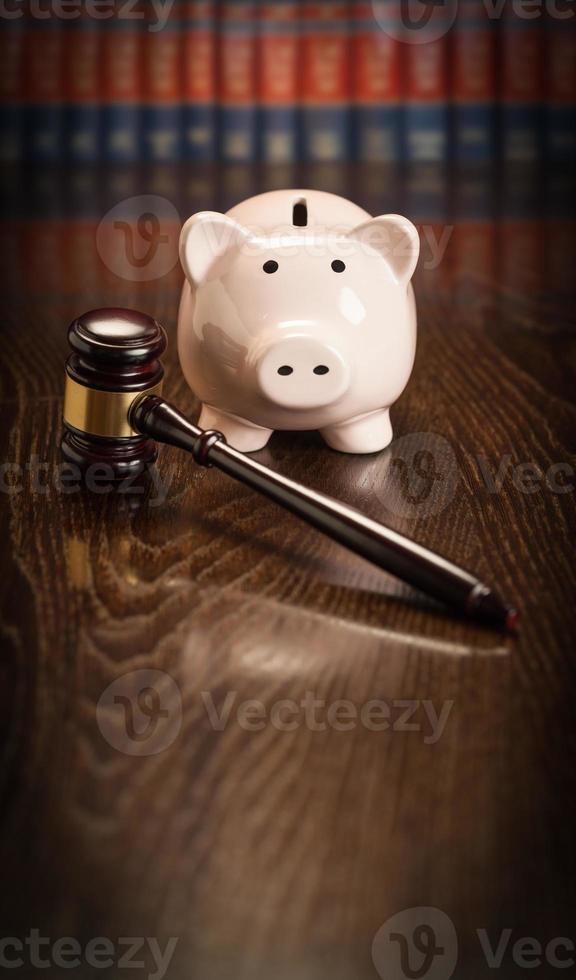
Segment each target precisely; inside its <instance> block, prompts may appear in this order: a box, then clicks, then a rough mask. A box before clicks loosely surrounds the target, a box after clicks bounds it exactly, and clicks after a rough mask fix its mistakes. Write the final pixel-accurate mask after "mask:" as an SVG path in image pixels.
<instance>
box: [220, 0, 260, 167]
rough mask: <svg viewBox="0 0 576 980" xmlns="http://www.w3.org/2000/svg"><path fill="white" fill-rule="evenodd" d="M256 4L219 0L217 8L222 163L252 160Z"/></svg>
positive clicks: (253, 156) (255, 143)
mask: <svg viewBox="0 0 576 980" xmlns="http://www.w3.org/2000/svg"><path fill="white" fill-rule="evenodd" d="M255 10H256V5H255V4H254V3H252V2H246V0H236V2H235V0H223V2H222V4H221V8H220V21H219V38H218V40H219V51H218V68H219V79H218V93H219V106H218V112H219V152H220V157H221V159H222V160H224V161H226V162H235V163H247V162H251V161H253V160H255V159H256V152H257V111H256V33H255V26H256V22H255Z"/></svg>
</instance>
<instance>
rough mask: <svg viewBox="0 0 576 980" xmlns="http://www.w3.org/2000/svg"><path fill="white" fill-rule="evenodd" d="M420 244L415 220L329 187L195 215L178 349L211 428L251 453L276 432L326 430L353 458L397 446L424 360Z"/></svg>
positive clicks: (186, 250)
mask: <svg viewBox="0 0 576 980" xmlns="http://www.w3.org/2000/svg"><path fill="white" fill-rule="evenodd" d="M419 246H420V243H419V238H418V232H417V231H416V228H415V227H414V225H412V224H411V222H410V221H408V219H407V218H403V217H401V216H400V215H396V214H387V215H381V216H379V217H371V215H369V214H368V212H366V211H364V210H363V209H362V208H360V207H358V206H357V205H356V204H353V203H352V202H351V201H347V200H345V199H344V198H342V197H338V196H336V195H334V194H327V193H324V192H321V191H312V190H282V191H273V192H270V193H266V194H259V195H258V196H256V197H252V198H250V199H249V200H247V201H243V202H242V203H241V204H238V205H237V206H236V207H234V208H232V209H231V210H230V211H228V212H227V213H226V214H219V213H217V212H213V211H201V212H200V213H198V214H195V215H193V216H192V217H191V218H189V219H188V221H186V223H185V225H184V227H183V229H182V233H181V236H180V260H181V262H182V266H183V269H184V272H185V275H186V280H185V283H184V287H183V290H182V296H181V301H180V310H179V315H178V352H179V357H180V362H181V365H182V370H183V372H184V375H185V377H186V380H187V381H188V384H189V385H190V387H191V388H192V390H193V391H194V392H195V393H196V395H197V396H198V397H199V399H200V401H201V403H202V411H201V415H200V422H199V424H200V426H201V427H202V428H214V429H218V430H220V431H221V432H223V433H224V435H225V436H226V438H227V440H228V442H229V443H230V444H231V445H232V446H235V447H236V448H237V449H240V450H242V451H244V452H252V451H255V450H257V449H261V448H262V447H263V446H265V445H266V443H267V442H268V439H269V438H270V435H271V434H272V432H273V431H274V430H276V429H291V430H306V429H317V430H319V431H320V433H321V434H322V437H323V438H324V440H325V441H326V443H327V444H328V445H329V446H331V447H332V448H333V449H337V450H340V451H341V452H348V453H373V452H377V451H379V450H381V449H384V448H385V446H387V445H388V444H389V442H390V441H391V439H392V427H391V423H390V406H391V405H392V404H393V403H394V402H395V401H396V399H397V398H398V397H399V395H400V394H401V393H402V391H403V389H404V388H405V386H406V384H407V382H408V379H409V377H410V373H411V371H412V366H413V363H414V355H415V349H416V304H415V299H414V291H413V288H412V285H411V282H410V280H411V278H412V276H413V273H414V270H415V268H416V264H417V262H418V255H419Z"/></svg>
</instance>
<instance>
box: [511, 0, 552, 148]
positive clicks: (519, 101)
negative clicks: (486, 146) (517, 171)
mask: <svg viewBox="0 0 576 980" xmlns="http://www.w3.org/2000/svg"><path fill="white" fill-rule="evenodd" d="M501 78H502V89H501V94H502V107H501V128H502V133H501V146H502V153H503V157H504V159H505V160H509V161H522V162H524V163H534V162H536V161H537V160H539V159H540V157H541V155H542V142H543V141H542V135H543V128H542V122H543V120H542V105H541V99H542V93H543V91H544V71H543V31H542V23H541V21H540V19H538V20H536V21H535V20H526V19H524V18H522V17H519V16H517V15H516V13H515V11H514V8H513V7H512V6H510V7H508V8H506V10H505V13H504V19H503V21H502V65H501Z"/></svg>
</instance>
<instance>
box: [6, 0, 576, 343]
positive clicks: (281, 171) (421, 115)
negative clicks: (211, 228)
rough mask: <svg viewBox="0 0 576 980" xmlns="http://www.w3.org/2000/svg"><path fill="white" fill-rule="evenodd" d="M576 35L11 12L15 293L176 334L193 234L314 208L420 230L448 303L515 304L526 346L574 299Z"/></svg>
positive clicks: (343, 6)
mask: <svg viewBox="0 0 576 980" xmlns="http://www.w3.org/2000/svg"><path fill="white" fill-rule="evenodd" d="M575 25H576V9H575V3H574V0H546V2H542V3H541V4H540V3H539V2H538V0H526V2H523V0H498V2H496V0H459V2H457V0H401V2H400V0H373V2H360V0H350V2H343V0H317V2H305V0H259V2H248V0H219V2H215V0H4V3H3V6H2V9H1V11H0V31H1V34H0V87H1V95H2V105H1V112H0V130H1V139H0V148H1V156H2V163H1V166H0V171H1V180H0V192H1V195H2V221H1V223H0V241H1V243H2V246H3V254H4V255H5V259H4V269H3V288H4V289H5V290H7V291H8V292H13V291H22V290H23V289H26V290H27V291H28V295H37V296H41V295H43V294H44V295H45V294H46V292H47V291H51V292H52V293H53V294H54V295H64V294H67V295H68V296H69V297H70V305H71V306H72V307H74V302H75V294H80V295H79V298H78V300H77V302H78V303H82V305H86V304H89V303H90V302H93V304H94V305H103V304H105V303H107V302H116V303H124V305H133V306H138V305H140V306H144V308H146V309H148V310H150V307H151V304H153V302H154V297H155V296H156V297H157V296H158V287H159V285H161V286H162V291H163V295H164V296H168V294H169V295H170V300H169V302H168V309H169V310H172V311H173V308H174V307H175V304H176V302H177V294H178V290H179V287H180V283H181V273H180V270H179V266H178V258H177V239H178V231H179V227H180V224H181V222H182V221H183V220H185V219H186V218H187V217H188V216H189V215H190V214H192V213H193V212H194V211H197V210H202V209H207V208H212V209H216V210H222V211H223V210H226V209H227V208H229V207H231V206H232V205H234V204H235V203H237V202H238V201H240V200H242V199H243V198H246V197H249V196H251V195H252V194H256V193H259V192H262V191H265V190H269V189H273V188H277V187H290V186H304V187H306V186H310V187H315V188H318V189H321V190H326V191H332V192H333V193H336V194H342V195H344V196H346V197H352V198H354V199H355V200H356V201H357V203H358V204H360V205H362V206H363V207H365V208H366V209H367V210H369V211H371V212H372V213H383V212H386V211H394V212H401V213H405V214H406V215H408V216H409V217H410V218H411V219H412V220H413V221H414V222H416V224H417V225H418V227H419V230H420V232H421V237H422V253H423V259H422V261H421V263H420V269H419V276H420V277H421V278H422V279H423V281H424V282H425V283H428V284H429V285H430V287H431V288H433V289H434V290H438V289H443V288H444V289H446V290H448V291H449V294H450V297H451V298H452V301H453V302H456V303H457V302H458V300H459V299H462V300H463V303H464V305H466V304H468V303H469V302H470V296H471V295H473V296H476V297H477V296H478V295H479V294H481V293H482V291H483V287H484V286H487V284H488V283H489V282H492V283H493V282H494V281H495V280H498V281H499V283H500V287H501V288H500V290H499V295H500V297H501V299H502V302H505V301H507V300H511V301H512V302H511V304H510V305H511V308H512V309H513V310H514V311H515V312H514V316H515V320H517V321H518V322H519V324H520V325H522V323H521V321H522V304H523V301H524V300H523V298H524V297H528V296H530V297H531V299H534V297H536V298H544V299H545V297H546V295H549V294H552V293H554V294H555V295H557V294H558V292H559V291H566V290H570V289H571V287H572V279H573V261H572V255H573V248H574V243H575V234H574V231H575V228H576V225H575V223H574V203H573V202H574V194H573V164H574V160H575V159H576V125H575V116H576V114H575V108H574V102H575V99H576V26H575ZM471 282H472V285H471ZM143 293H146V295H143ZM171 315H172V314H171V313H168V316H169V318H170V316H171Z"/></svg>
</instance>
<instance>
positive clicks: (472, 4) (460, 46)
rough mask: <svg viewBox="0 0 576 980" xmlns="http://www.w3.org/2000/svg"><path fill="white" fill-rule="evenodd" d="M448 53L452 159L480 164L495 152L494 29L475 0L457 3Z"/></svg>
mask: <svg viewBox="0 0 576 980" xmlns="http://www.w3.org/2000/svg"><path fill="white" fill-rule="evenodd" d="M452 54H453V75H452V85H453V102H454V120H453V121H454V156H455V159H456V161H457V162H475V163H484V162H487V161H489V160H491V159H493V158H494V155H495V153H496V110H495V100H496V27H495V24H494V22H493V21H492V20H490V18H489V17H488V15H487V13H486V11H485V9H484V7H483V5H482V4H479V3H478V2H477V0H460V3H459V7H458V18H457V21H456V25H455V29H454V45H453V52H452Z"/></svg>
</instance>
